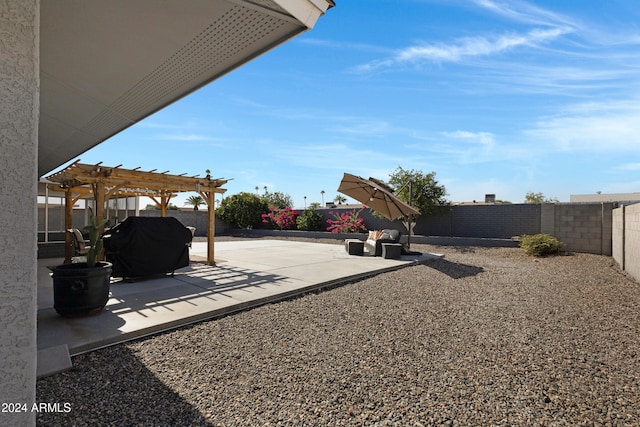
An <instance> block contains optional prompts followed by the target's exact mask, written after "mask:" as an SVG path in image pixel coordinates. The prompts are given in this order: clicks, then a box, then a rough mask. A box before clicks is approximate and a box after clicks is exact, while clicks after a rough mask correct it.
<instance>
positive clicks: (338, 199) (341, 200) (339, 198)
mask: <svg viewBox="0 0 640 427" xmlns="http://www.w3.org/2000/svg"><path fill="white" fill-rule="evenodd" d="M333 201H334V202H336V203H337V204H339V205H341V204H343V203H344V202H346V201H347V198H346V197H344V196H341V195H340V194H338V195H337V196H336V198H335V199H333Z"/></svg>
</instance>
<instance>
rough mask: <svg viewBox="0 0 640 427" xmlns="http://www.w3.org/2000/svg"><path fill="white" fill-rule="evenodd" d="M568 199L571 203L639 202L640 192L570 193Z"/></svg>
mask: <svg viewBox="0 0 640 427" xmlns="http://www.w3.org/2000/svg"><path fill="white" fill-rule="evenodd" d="M569 201H570V202H572V203H594V202H596V203H599V202H640V193H611V194H601V193H600V194H598V193H596V194H572V195H571V196H570V197H569Z"/></svg>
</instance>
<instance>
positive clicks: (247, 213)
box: [216, 192, 269, 229]
mask: <svg viewBox="0 0 640 427" xmlns="http://www.w3.org/2000/svg"><path fill="white" fill-rule="evenodd" d="M266 213H269V205H268V204H267V202H266V201H265V200H264V199H262V198H260V197H258V196H256V195H255V194H251V193H246V192H244V193H238V194H234V195H233V196H229V197H225V198H224V199H222V203H220V207H219V208H218V209H217V211H216V215H217V216H218V218H220V220H222V221H223V222H225V223H227V225H229V226H230V227H237V228H249V229H251V228H254V227H258V226H259V225H260V224H261V223H262V214H266Z"/></svg>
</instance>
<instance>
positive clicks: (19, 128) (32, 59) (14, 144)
mask: <svg viewBox="0 0 640 427" xmlns="http://www.w3.org/2000/svg"><path fill="white" fill-rule="evenodd" d="M39 27H40V22H39V1H38V0H7V1H3V2H0V28H1V29H2V43H0V99H1V100H2V101H1V102H0V145H1V147H2V150H1V151H0V182H2V185H1V186H0V204H1V205H2V209H0V259H2V267H1V268H0V291H1V292H2V299H1V301H0V324H2V328H0V342H1V343H2V345H1V346H0V360H1V361H0V402H2V403H9V402H13V403H24V404H26V405H28V406H29V408H30V407H31V405H32V404H33V403H34V402H35V389H36V357H37V356H36V348H37V347H36V304H37V296H36V292H37V288H36V281H37V264H36V262H37V261H36V247H37V245H36V234H37V220H36V202H35V201H36V199H37V180H38V177H37V151H38V116H39ZM0 425H5V426H10V425H15V426H17V425H20V426H24V425H35V413H31V412H17V411H10V412H5V411H2V412H0Z"/></svg>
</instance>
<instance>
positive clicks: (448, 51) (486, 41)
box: [392, 27, 570, 63]
mask: <svg viewBox="0 0 640 427" xmlns="http://www.w3.org/2000/svg"><path fill="white" fill-rule="evenodd" d="M568 32H570V29H569V28H566V27H565V28H551V29H541V28H536V29H533V30H531V31H529V32H528V33H526V34H506V35H502V36H499V37H493V38H488V37H465V38H462V39H459V40H458V41H457V42H456V43H454V44H438V45H423V46H411V47H408V48H406V49H403V50H401V51H400V52H398V53H397V55H396V56H395V58H394V59H393V61H392V63H404V62H415V61H421V60H426V61H433V62H459V61H462V60H464V59H465V58H468V57H475V56H488V55H493V54H499V53H502V52H505V51H508V50H511V49H514V48H516V47H520V46H535V45H537V44H539V43H545V42H547V41H550V40H553V39H556V38H558V37H560V36H562V35H564V34H567V33H568Z"/></svg>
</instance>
